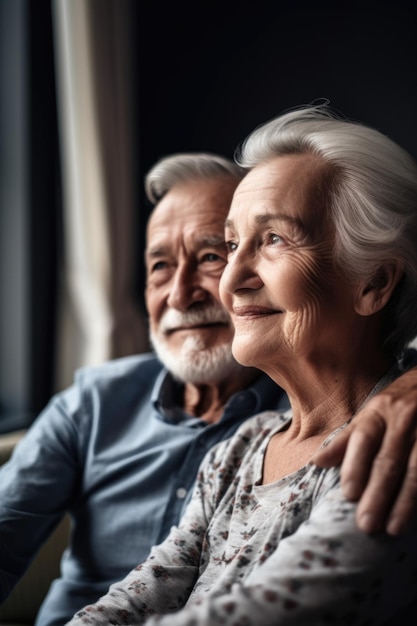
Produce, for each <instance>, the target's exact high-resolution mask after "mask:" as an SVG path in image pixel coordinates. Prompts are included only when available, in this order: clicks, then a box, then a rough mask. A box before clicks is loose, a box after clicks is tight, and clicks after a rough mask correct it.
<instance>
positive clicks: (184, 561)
mask: <svg viewBox="0 0 417 626" xmlns="http://www.w3.org/2000/svg"><path fill="white" fill-rule="evenodd" d="M217 448H223V444H219V445H218V446H215V448H213V449H212V450H211V451H209V452H208V453H207V455H206V458H205V459H204V461H203V463H202V464H201V466H200V470H199V474H198V477H197V480H196V484H195V488H194V492H193V496H192V498H191V500H190V503H189V504H188V506H187V508H186V510H185V513H184V515H183V517H182V519H181V523H180V524H179V526H173V527H172V529H171V532H170V534H169V535H168V537H167V538H166V539H165V541H163V542H162V543H161V544H160V545H158V546H155V547H153V548H152V550H151V552H150V555H149V557H148V559H147V560H146V561H145V562H144V563H142V564H140V565H138V566H137V567H136V568H135V569H134V570H132V571H131V572H130V573H129V574H128V575H127V576H126V577H125V578H124V579H123V580H122V581H121V582H120V583H115V584H113V585H111V586H110V588H109V592H108V593H107V594H106V595H105V596H103V597H102V598H100V599H99V600H98V601H97V603H95V604H93V605H89V606H86V607H84V608H83V609H82V610H81V611H78V612H77V613H76V615H75V616H74V618H73V619H72V620H71V621H70V622H69V623H68V624H70V625H71V626H79V625H81V624H95V625H99V624H103V625H104V624H106V625H108V624H109V623H111V624H130V623H135V624H143V623H145V622H146V620H147V619H148V618H149V617H150V616H152V615H155V614H161V613H162V614H164V613H170V614H171V613H172V612H173V611H177V610H179V609H181V608H182V607H183V606H184V604H185V603H186V601H187V599H188V597H189V595H190V593H191V590H192V589H193V587H194V585H195V583H196V582H197V580H198V575H199V568H200V565H201V552H202V546H203V541H204V538H205V534H206V529H207V525H208V523H209V521H210V518H211V516H212V514H213V511H214V508H215V507H214V497H215V489H216V481H215V480H213V470H212V467H213V466H212V463H211V461H212V458H213V455H214V450H215V449H217ZM146 623H147V622H146Z"/></svg>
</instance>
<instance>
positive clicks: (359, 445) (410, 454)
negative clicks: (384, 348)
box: [312, 366, 417, 535]
mask: <svg viewBox="0 0 417 626" xmlns="http://www.w3.org/2000/svg"><path fill="white" fill-rule="evenodd" d="M312 460H313V462H314V463H315V464H317V465H319V466H320V467H332V466H333V465H338V464H340V463H341V464H342V467H341V478H342V488H343V492H344V494H345V496H346V497H347V498H348V499H349V500H353V501H358V509H357V523H358V527H359V528H360V529H361V530H363V531H365V532H378V531H381V530H386V531H387V532H388V533H390V534H392V535H397V534H400V533H402V532H404V531H405V530H407V528H408V527H409V525H410V523H411V521H412V519H413V518H414V517H416V516H417V366H416V367H413V368H412V369H411V370H409V371H408V372H406V373H405V374H403V375H402V376H400V377H399V378H397V379H396V380H395V381H394V382H393V383H391V385H389V386H388V387H387V388H386V389H384V390H383V391H382V392H380V393H379V394H377V395H376V396H374V397H373V398H372V399H371V400H370V401H369V402H368V403H367V404H366V406H365V407H364V408H363V409H362V410H361V411H360V412H359V413H358V414H357V415H356V416H355V418H354V419H353V420H352V422H351V424H349V426H348V427H347V428H345V429H344V430H343V431H342V432H341V433H340V435H338V436H337V437H336V438H335V439H334V440H333V441H332V443H331V444H330V445H329V446H327V447H325V448H321V449H320V450H319V451H318V452H317V453H316V454H315V455H314V457H313V459H312Z"/></svg>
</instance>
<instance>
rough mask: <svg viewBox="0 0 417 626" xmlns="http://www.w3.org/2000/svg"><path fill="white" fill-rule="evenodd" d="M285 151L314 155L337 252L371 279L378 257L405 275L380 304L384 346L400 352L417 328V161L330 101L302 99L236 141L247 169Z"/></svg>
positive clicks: (352, 271)
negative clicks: (400, 268) (347, 116)
mask: <svg viewBox="0 0 417 626" xmlns="http://www.w3.org/2000/svg"><path fill="white" fill-rule="evenodd" d="M289 154H312V155H316V156H317V158H318V160H319V162H322V163H323V170H322V171H323V177H322V180H321V181H319V182H320V183H321V185H320V194H321V200H322V205H323V209H324V210H328V211H329V215H330V218H331V219H332V221H333V224H334V227H335V235H336V239H335V258H336V262H337V263H338V264H339V265H340V267H342V268H344V271H345V272H346V274H347V275H348V276H350V277H351V278H352V279H353V280H355V279H360V280H366V281H368V282H369V283H370V284H372V281H373V280H375V278H376V277H378V270H379V268H380V267H381V265H382V264H383V263H386V262H389V261H390V260H391V261H393V260H394V261H399V262H400V263H401V264H402V265H403V267H404V275H403V277H402V279H401V281H400V283H399V285H398V286H397V288H396V290H395V292H394V294H393V296H392V297H391V300H390V303H389V304H388V306H387V307H386V309H385V311H384V328H383V332H384V333H385V341H384V345H385V347H386V348H387V349H388V350H389V351H390V352H393V353H395V354H398V353H399V352H400V351H401V350H402V349H403V348H404V347H405V345H406V344H407V343H408V342H409V341H411V340H412V339H413V338H414V337H415V336H416V335H417V164H416V162H415V160H414V159H413V158H412V157H411V156H410V155H409V154H408V153H407V152H406V151H405V150H404V149H403V148H401V147H400V146H399V145H397V144H396V143H395V142H394V141H393V140H391V139H390V138H388V137H387V136H386V135H384V134H383V133H381V132H379V131H378V130H376V129H373V128H370V127H369V126H366V125H365V124H362V123H359V122H355V121H352V120H347V119H345V118H343V117H342V116H341V115H340V114H338V113H336V112H334V111H332V110H331V109H330V108H329V107H328V106H327V104H319V105H310V106H303V107H299V108H296V109H293V110H291V111H288V112H285V113H284V114H282V115H280V116H278V117H276V118H274V119H272V120H270V121H268V122H266V123H265V124H262V125H261V126H259V127H258V128H256V129H255V130H254V131H253V132H252V133H251V134H250V135H249V136H248V137H247V138H246V139H245V141H244V142H243V143H242V144H241V145H240V146H239V148H238V149H237V150H236V153H235V160H236V162H237V163H239V164H240V165H241V166H242V167H244V168H245V169H246V170H248V169H251V168H253V167H255V166H256V165H259V164H260V163H264V162H266V161H270V160H271V159H274V158H275V157H277V156H282V155H289Z"/></svg>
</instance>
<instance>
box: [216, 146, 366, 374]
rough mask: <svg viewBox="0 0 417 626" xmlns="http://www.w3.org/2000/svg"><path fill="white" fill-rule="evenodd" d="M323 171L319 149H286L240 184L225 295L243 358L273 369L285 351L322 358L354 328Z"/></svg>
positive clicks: (236, 349)
mask: <svg viewBox="0 0 417 626" xmlns="http://www.w3.org/2000/svg"><path fill="white" fill-rule="evenodd" d="M324 174H325V170H324V166H323V164H321V163H320V162H319V161H318V159H317V158H315V157H313V156H312V155H287V156H281V157H276V158H274V159H273V160H271V161H269V162H268V163H265V164H262V165H259V166H257V167H255V168H254V169H253V170H252V171H251V172H250V173H249V174H248V175H247V176H246V177H245V178H244V179H243V181H242V182H241V183H240V184H239V186H238V188H237V189H236V191H235V194H234V196H233V201H232V204H231V208H230V211H229V215H228V219H227V221H226V242H227V246H228V250H229V254H228V263H227V265H226V267H225V269H224V272H223V276H222V278H221V281H220V296H221V299H222V302H223V304H224V305H225V306H226V308H227V309H228V311H229V312H230V314H231V316H232V320H233V324H234V327H235V336H234V341H233V354H234V356H235V358H236V359H237V360H238V361H239V362H241V363H242V364H243V365H251V366H255V367H259V368H260V369H263V370H264V371H267V372H271V371H273V369H274V364H276V363H277V362H281V363H282V362H283V361H282V358H284V357H286V356H289V357H290V356H293V355H301V356H303V357H307V358H309V359H315V358H320V352H322V351H323V350H326V354H328V351H327V349H328V347H329V346H330V347H331V346H334V344H335V343H336V344H338V346H340V344H341V343H343V341H344V336H346V333H345V331H346V330H347V329H348V328H351V327H352V326H351V325H352V323H353V319H354V316H355V312H354V306H353V286H351V285H349V283H348V281H347V279H346V277H344V276H343V273H342V271H341V270H340V269H339V270H338V269H337V268H336V267H335V264H334V253H333V242H334V236H333V227H332V224H331V222H330V220H329V217H328V213H327V209H326V206H325V205H324V203H323V201H322V200H321V198H323V193H322V192H321V189H322V184H323V183H324Z"/></svg>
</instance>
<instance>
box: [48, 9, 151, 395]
mask: <svg viewBox="0 0 417 626" xmlns="http://www.w3.org/2000/svg"><path fill="white" fill-rule="evenodd" d="M130 6H131V5H130V2H129V0H53V19H54V42H55V55H56V80H57V92H58V94H57V95H58V109H59V112H58V120H59V129H60V143H61V155H62V157H61V159H62V173H63V199H64V246H65V250H64V259H65V260H64V267H63V275H62V281H61V284H62V296H61V306H60V324H59V329H60V330H59V332H60V338H59V341H58V342H57V344H58V345H59V354H58V355H57V363H58V367H57V379H56V388H57V389H61V388H63V387H64V386H66V385H67V384H68V383H69V382H70V381H71V380H72V377H73V371H74V369H76V368H77V367H79V366H81V365H84V364H97V363H100V362H103V361H104V360H107V359H110V358H113V357H118V356H123V355H127V354H132V353H136V352H143V351H145V350H147V349H148V339H147V328H146V322H145V320H144V315H143V313H141V312H140V311H139V310H138V307H137V305H136V302H135V296H134V289H135V285H134V276H135V272H134V263H135V257H134V254H133V253H134V248H135V241H136V238H135V233H137V229H138V228H141V227H143V225H142V224H140V221H139V216H138V215H137V212H138V208H137V205H136V200H137V196H138V194H137V188H138V187H137V185H138V184H142V181H137V180H136V177H137V175H136V174H135V166H137V164H136V163H135V146H134V141H135V133H134V120H135V117H134V116H135V115H137V111H136V110H133V109H134V106H133V103H134V97H133V90H132V85H133V84H134V83H133V82H132V81H134V78H132V48H131V40H130V38H129V33H130V29H129V20H130V14H129V7H130ZM136 258H140V255H138V254H137V256H136Z"/></svg>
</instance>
